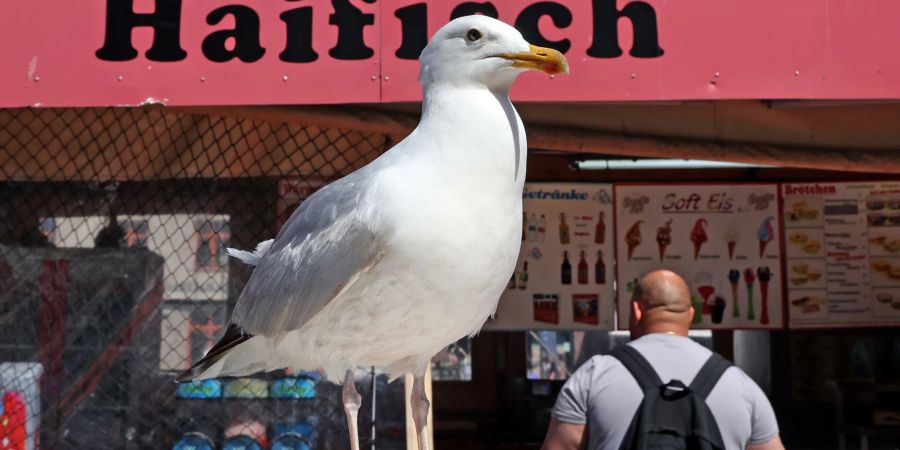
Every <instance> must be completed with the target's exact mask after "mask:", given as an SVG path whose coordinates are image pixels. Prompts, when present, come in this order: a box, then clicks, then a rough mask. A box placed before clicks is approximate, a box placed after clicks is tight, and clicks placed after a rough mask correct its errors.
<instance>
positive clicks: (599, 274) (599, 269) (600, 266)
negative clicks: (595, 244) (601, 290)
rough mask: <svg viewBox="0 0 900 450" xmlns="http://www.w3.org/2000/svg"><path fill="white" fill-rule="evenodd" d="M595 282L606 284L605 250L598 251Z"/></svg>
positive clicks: (595, 264)
mask: <svg viewBox="0 0 900 450" xmlns="http://www.w3.org/2000/svg"><path fill="white" fill-rule="evenodd" d="M594 282H595V283H597V284H606V263H604V262H603V251H602V250H598V251H597V262H596V263H594Z"/></svg>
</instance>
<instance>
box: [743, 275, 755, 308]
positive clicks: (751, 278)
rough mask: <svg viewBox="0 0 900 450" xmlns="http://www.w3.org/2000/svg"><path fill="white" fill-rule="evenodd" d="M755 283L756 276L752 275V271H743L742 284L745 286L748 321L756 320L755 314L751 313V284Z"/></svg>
mask: <svg viewBox="0 0 900 450" xmlns="http://www.w3.org/2000/svg"><path fill="white" fill-rule="evenodd" d="M755 281H756V274H755V273H753V269H751V268H749V267H748V268H746V269H744V284H746V285H747V318H748V319H750V320H755V319H756V314H754V313H753V283H754V282H755Z"/></svg>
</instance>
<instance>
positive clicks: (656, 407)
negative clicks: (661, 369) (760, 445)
mask: <svg viewBox="0 0 900 450" xmlns="http://www.w3.org/2000/svg"><path fill="white" fill-rule="evenodd" d="M611 356H613V357H615V358H616V359H618V360H619V361H620V362H621V363H622V365H624V366H625V368H626V369H628V371H629V372H631V376H633V377H634V379H635V380H636V381H637V382H638V384H639V385H640V387H641V390H642V391H644V400H643V401H642V402H641V405H640V406H639V407H638V409H637V411H636V412H635V413H634V417H633V418H632V419H631V425H630V426H629V427H628V431H627V432H626V433H625V439H623V440H622V445H621V446H619V449H620V450H724V449H725V444H724V442H723V441H722V434H721V433H720V432H719V427H718V425H716V419H715V417H713V415H712V412H711V411H710V410H709V407H708V406H707V405H706V396H708V395H709V393H710V391H712V389H713V387H714V386H715V385H716V383H718V382H719V378H721V377H722V374H723V373H725V370H726V369H728V367H730V366H731V363H730V362H728V360H726V359H725V358H723V357H721V356H719V354H718V353H713V354H712V356H710V357H709V359H708V360H707V361H706V363H705V364H703V367H702V368H700V372H698V373H697V376H696V377H694V380H693V381H692V382H691V385H690V386H685V384H684V383H683V382H681V381H680V380H671V381H669V382H668V383H663V382H662V380H661V379H660V378H659V375H658V374H657V373H656V371H655V370H653V366H651V365H650V363H649V362H647V359H646V358H644V357H643V355H641V354H640V352H638V351H637V350H635V349H634V348H633V347H631V346H628V345H623V346H621V347H619V348H617V349H616V350H614V351H613V352H612V353H611Z"/></svg>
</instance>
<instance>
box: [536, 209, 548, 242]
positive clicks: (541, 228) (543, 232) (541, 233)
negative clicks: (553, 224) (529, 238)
mask: <svg viewBox="0 0 900 450" xmlns="http://www.w3.org/2000/svg"><path fill="white" fill-rule="evenodd" d="M537 230H538V239H537V240H538V242H544V241H546V240H547V217H546V216H545V215H543V214H541V220H539V221H538V228H537Z"/></svg>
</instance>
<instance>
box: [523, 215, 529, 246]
mask: <svg viewBox="0 0 900 450" xmlns="http://www.w3.org/2000/svg"><path fill="white" fill-rule="evenodd" d="M527 236H528V213H526V212H524V211H523V212H522V242H525V238H526V237H527Z"/></svg>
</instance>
